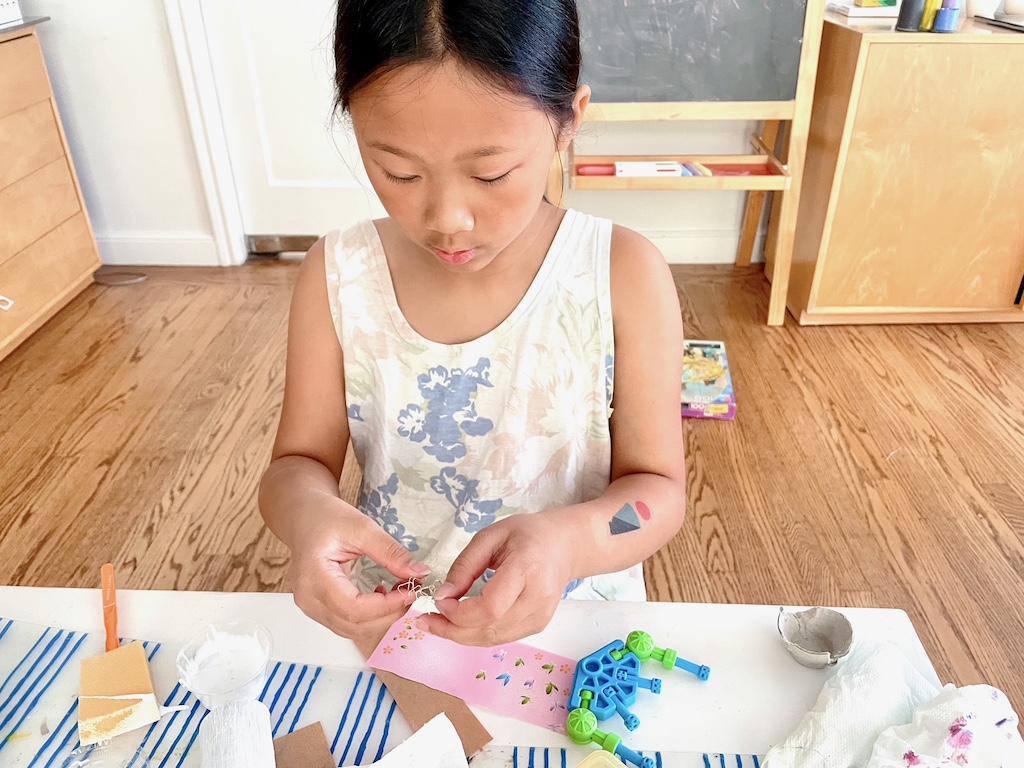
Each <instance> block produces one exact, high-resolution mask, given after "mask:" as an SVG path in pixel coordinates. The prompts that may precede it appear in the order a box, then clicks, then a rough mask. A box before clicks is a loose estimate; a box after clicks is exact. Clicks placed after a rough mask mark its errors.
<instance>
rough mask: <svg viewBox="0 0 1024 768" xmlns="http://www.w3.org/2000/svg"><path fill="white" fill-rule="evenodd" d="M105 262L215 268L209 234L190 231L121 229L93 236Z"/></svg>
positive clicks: (214, 243) (211, 239)
mask: <svg viewBox="0 0 1024 768" xmlns="http://www.w3.org/2000/svg"><path fill="white" fill-rule="evenodd" d="M96 244H97V245H98V246H99V249H100V257H101V258H102V259H103V263H104V264H117V265H121V266H129V265H137V266H148V267H155V266H174V267H218V266H221V263H220V260H219V259H218V258H217V243H216V241H215V240H214V239H213V236H212V235H204V234H193V233H191V232H146V233H142V232H123V233H111V234H100V233H97V235H96Z"/></svg>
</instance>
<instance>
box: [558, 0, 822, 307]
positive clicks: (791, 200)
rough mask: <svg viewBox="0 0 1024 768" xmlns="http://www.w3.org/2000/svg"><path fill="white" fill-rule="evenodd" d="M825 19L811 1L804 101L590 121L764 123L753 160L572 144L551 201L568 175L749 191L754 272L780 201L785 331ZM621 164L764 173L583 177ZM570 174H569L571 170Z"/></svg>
mask: <svg viewBox="0 0 1024 768" xmlns="http://www.w3.org/2000/svg"><path fill="white" fill-rule="evenodd" d="M824 14H825V0H807V12H806V16H805V17H804V32H803V45H802V46H801V52H800V64H799V68H798V71H797V84H796V95H795V97H794V98H793V99H792V100H789V101H721V102H719V101H712V102H664V103H660V102H650V103H636V104H626V103H605V104H591V105H590V107H589V108H588V110H587V116H586V119H587V120H594V121H608V122H612V121H638V122H643V121H648V120H744V121H758V122H760V123H761V127H760V129H759V130H758V131H755V133H754V134H753V135H752V136H751V137H750V141H751V146H752V147H753V150H754V153H753V154H749V155H687V156H665V155H659V156H656V157H655V156H650V155H577V154H576V152H575V145H570V146H569V150H568V152H567V153H566V157H565V158H556V161H555V164H554V165H553V166H552V169H551V174H550V176H549V178H548V199H549V200H551V201H553V202H555V201H557V202H559V203H560V202H561V201H562V199H563V197H564V192H565V176H566V175H568V181H569V188H570V189H602V190H633V189H661V190H684V189H689V190H723V189H728V190H748V191H749V192H750V194H749V196H748V198H747V208H746V214H745V215H744V218H743V227H742V230H741V233H740V242H739V249H738V252H737V255H736V264H737V265H738V266H747V265H749V264H750V262H751V257H752V256H753V252H754V242H755V240H756V239H757V229H758V226H759V224H760V222H761V218H762V215H763V213H764V206H765V203H766V202H767V197H768V193H769V192H775V193H776V194H777V196H778V197H777V199H776V200H775V201H774V204H773V206H772V214H771V218H770V221H769V226H768V236H767V238H766V240H765V261H766V264H765V274H766V275H767V276H768V279H769V280H770V281H771V297H770V299H769V304H768V325H782V324H783V322H784V321H785V319H786V293H787V290H788V288H789V270H790V266H791V264H792V259H793V236H794V233H795V231H796V219H797V207H798V204H799V201H800V185H801V182H802V178H803V171H804V157H805V155H806V153H807V131H808V126H809V124H810V120H811V104H812V101H813V99H814V83H815V79H816V77H817V72H818V52H819V49H820V47H821V31H822V23H823V19H824ZM620 160H678V161H679V162H683V163H685V162H699V163H703V164H705V165H710V166H714V165H718V164H728V165H749V166H751V167H752V169H754V170H756V172H757V175H750V176H710V177H699V176H692V177H691V176H684V177H671V178H641V177H630V178H617V177H615V176H579V175H577V174H576V167H577V166H580V165H607V164H611V163H614V162H616V161H620ZM563 171H565V172H567V173H565V172H563Z"/></svg>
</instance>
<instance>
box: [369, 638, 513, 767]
mask: <svg viewBox="0 0 1024 768" xmlns="http://www.w3.org/2000/svg"><path fill="white" fill-rule="evenodd" d="M384 631H385V632H386V631H387V630H386V629H385V630H384ZM383 637H384V634H383V633H381V636H380V637H378V638H376V639H370V640H362V641H359V642H357V643H356V645H357V646H358V647H359V650H360V651H361V652H362V654H363V656H365V657H366V658H370V656H371V655H373V652H374V650H375V649H376V648H377V646H378V645H379V644H380V641H381V639H383ZM374 671H375V672H376V675H377V677H378V678H379V679H380V681H381V682H382V683H384V685H385V687H386V688H387V689H388V692H389V693H390V694H391V696H392V697H393V698H394V700H395V703H397V704H398V709H399V710H400V711H401V712H402V715H403V716H404V717H405V719H406V722H408V723H409V727H410V728H412V730H413V731H418V730H419V729H420V728H422V727H423V726H424V725H426V724H427V723H429V722H430V721H431V720H433V719H434V718H435V717H436V716H437V715H439V714H441V713H442V712H443V713H444V714H445V715H447V717H448V719H449V720H451V722H452V725H454V726H455V730H456V732H458V734H459V738H460V739H461V740H462V746H463V748H464V749H465V751H466V757H473V756H474V755H475V754H477V753H478V752H480V750H482V749H483V748H484V747H486V746H487V745H488V744H489V743H490V742H491V740H492V738H493V737H492V736H491V734H490V733H488V731H487V729H486V728H484V726H483V723H481V722H480V721H479V720H478V719H477V717H476V715H474V714H473V712H472V710H470V708H469V707H468V706H467V705H466V702H464V701H463V700H462V699H459V698H456V697H455V696H449V695H448V694H447V693H441V692H440V691H436V690H434V689H433V688H429V687H427V686H425V685H423V684H422V683H416V682H413V681H412V680H406V679H405V678H404V677H399V676H398V675H396V674H393V673H391V672H381V671H378V670H374Z"/></svg>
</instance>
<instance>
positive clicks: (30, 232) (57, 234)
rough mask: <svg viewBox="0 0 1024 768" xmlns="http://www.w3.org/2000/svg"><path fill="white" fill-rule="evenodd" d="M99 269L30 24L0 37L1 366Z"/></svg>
mask: <svg viewBox="0 0 1024 768" xmlns="http://www.w3.org/2000/svg"><path fill="white" fill-rule="evenodd" d="M99 266H100V258H99V253H98V252H97V250H96V241H95V239H94V237H93V234H92V229H91V227H90V225H89V217H88V215H87V214H86V211H85V205H84V203H83V201H82V192H81V189H80V188H79V186H78V179H77V177H76V176H75V169H74V166H73V165H72V163H71V156H70V154H69V153H68V147H67V141H66V140H65V138H64V131H63V128H62V127H61V124H60V117H59V115H58V114H57V106H56V103H55V102H54V100H53V91H52V90H51V88H50V81H49V78H48V77H47V74H46V65H45V63H44V62H43V55H42V50H41V49H40V47H39V38H38V36H37V35H36V33H35V26H34V23H33V22H31V21H29V22H27V23H26V24H25V25H24V26H22V27H20V28H13V29H8V30H7V31H5V32H0V359H3V358H4V357H5V356H6V355H7V354H9V353H10V351H11V350H12V349H14V348H15V347H16V346H17V345H18V344H20V343H21V342H22V341H23V340H24V339H25V337H27V336H28V335H29V334H30V333H32V332H33V331H35V330H36V329H37V328H39V326H41V325H42V324H43V323H45V322H46V321H47V320H48V319H50V318H51V317H53V315H54V314H56V313H57V312H58V311H59V310H60V309H61V308H62V307H63V306H64V305H65V304H67V303H68V302H69V301H70V300H71V299H72V298H74V297H75V296H76V295H77V294H78V293H79V292H81V291H82V289H83V288H85V287H86V286H87V285H89V284H90V283H91V282H92V276H93V273H94V272H95V271H96V269H97V268H98V267H99Z"/></svg>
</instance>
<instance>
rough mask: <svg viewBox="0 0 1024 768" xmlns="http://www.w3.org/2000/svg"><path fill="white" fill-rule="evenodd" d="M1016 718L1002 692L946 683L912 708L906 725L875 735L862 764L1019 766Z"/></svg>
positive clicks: (1021, 746) (1022, 751)
mask: <svg viewBox="0 0 1024 768" xmlns="http://www.w3.org/2000/svg"><path fill="white" fill-rule="evenodd" d="M1019 722H1020V721H1019V720H1018V719H1017V715H1016V713H1015V712H1014V711H1013V708H1012V707H1011V706H1010V702H1009V700H1008V699H1007V698H1006V696H1005V695H1004V694H1003V693H1002V691H999V690H997V689H995V688H993V687H991V686H989V685H970V686H966V687H964V688H955V687H954V686H952V685H947V686H946V687H945V688H943V689H942V693H940V694H939V695H938V696H936V697H935V698H934V699H932V700H931V701H928V702H926V703H924V704H922V705H921V706H920V707H918V708H917V711H916V712H914V718H913V720H912V721H911V722H910V723H909V724H907V725H899V726H895V727H893V728H889V729H887V730H886V731H885V732H884V733H883V734H882V735H881V736H879V737H878V741H876V742H875V748H874V751H873V752H872V754H871V761H870V762H869V763H868V764H867V768H947V766H948V767H949V768H953V766H970V768H1014V767H1016V766H1024V740H1022V739H1021V737H1020V731H1019V730H1018V728H1017V726H1018V725H1019Z"/></svg>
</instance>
